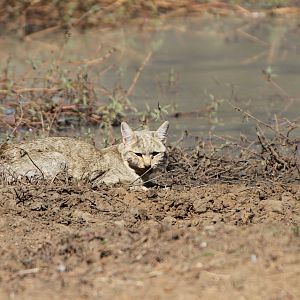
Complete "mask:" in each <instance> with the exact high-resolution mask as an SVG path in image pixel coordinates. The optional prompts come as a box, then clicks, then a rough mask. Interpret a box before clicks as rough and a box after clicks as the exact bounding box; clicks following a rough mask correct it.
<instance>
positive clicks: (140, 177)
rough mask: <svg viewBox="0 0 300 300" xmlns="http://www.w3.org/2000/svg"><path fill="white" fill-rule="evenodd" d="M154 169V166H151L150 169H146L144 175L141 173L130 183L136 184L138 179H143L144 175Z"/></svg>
mask: <svg viewBox="0 0 300 300" xmlns="http://www.w3.org/2000/svg"><path fill="white" fill-rule="evenodd" d="M152 169H153V166H152V167H150V168H149V169H148V170H146V171H145V172H144V173H143V174H142V175H140V176H139V177H138V178H136V179H135V180H133V181H132V182H131V183H130V185H132V184H134V183H135V182H136V181H138V180H139V179H142V177H143V176H144V175H146V174H147V173H148V172H150V171H151V170H152Z"/></svg>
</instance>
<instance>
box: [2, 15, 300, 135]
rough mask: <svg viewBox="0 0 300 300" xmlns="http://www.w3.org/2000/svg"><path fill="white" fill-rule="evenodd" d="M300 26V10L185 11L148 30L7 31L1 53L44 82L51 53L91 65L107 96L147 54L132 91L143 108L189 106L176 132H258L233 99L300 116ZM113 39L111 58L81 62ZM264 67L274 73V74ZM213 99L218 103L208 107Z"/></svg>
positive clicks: (257, 110) (252, 108) (19, 72)
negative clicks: (299, 13) (245, 13)
mask: <svg viewBox="0 0 300 300" xmlns="http://www.w3.org/2000/svg"><path fill="white" fill-rule="evenodd" d="M299 34H300V27H299V21H298V19H296V18H295V19H291V18H289V19H280V18H276V19H267V18H261V19H260V18H257V19H238V18H236V19H234V18H231V19H218V18H212V17H207V18H202V19H187V20H182V19H180V20H174V21H173V22H172V23H171V24H168V25H164V26H162V27H160V28H158V29H156V30H153V31H147V32H145V31H144V32H143V31H138V30H136V29H134V28H122V29H119V30H115V31H103V30H90V31H88V32H86V33H84V34H80V33H76V32H71V36H70V37H66V36H65V35H64V34H62V33H59V34H57V33H56V34H52V35H48V36H40V37H39V36H36V37H34V36H32V39H31V40H28V41H26V42H24V43H20V42H18V41H14V40H11V39H9V38H7V39H6V40H5V41H4V44H3V46H2V47H1V50H0V51H1V52H0V57H1V65H2V66H4V65H5V62H6V61H7V58H8V56H10V58H11V62H10V67H11V73H12V74H14V76H16V77H18V76H20V77H23V78H24V77H25V78H26V79H25V80H24V81H23V82H24V85H26V84H27V85H33V86H39V85H41V78H43V77H44V76H45V70H47V69H49V66H50V65H51V62H52V61H56V62H57V61H59V62H60V65H61V66H64V67H65V68H66V69H68V70H70V73H72V72H74V73H76V72H78V71H79V70H81V71H82V70H85V71H87V72H88V73H89V74H90V80H91V81H92V82H93V84H95V85H96V86H97V94H98V97H99V101H100V103H101V102H105V101H107V99H108V97H107V95H106V93H105V91H104V89H109V90H111V89H113V88H116V87H119V86H121V87H122V88H124V89H128V88H129V87H130V86H131V84H132V81H133V78H134V76H135V74H136V72H137V70H138V68H139V67H140V66H141V65H142V64H143V61H144V60H145V58H146V57H147V56H149V57H150V59H149V61H148V62H147V63H146V64H145V66H144V68H143V69H142V71H141V73H140V76H139V77H138V79H137V82H136V84H135V85H134V89H133V92H132V94H131V95H130V97H129V98H130V100H131V102H132V104H133V106H134V107H136V108H137V109H138V110H139V111H140V112H143V111H145V109H146V107H148V108H149V109H150V110H154V109H155V108H157V105H158V103H159V105H160V106H161V107H162V108H164V109H166V110H167V111H168V112H169V113H174V112H186V113H187V115H186V116H185V117H180V118H171V119H170V121H171V128H172V130H171V139H172V140H176V139H177V138H179V137H180V136H181V134H182V133H183V132H184V131H188V133H189V134H190V135H192V136H200V137H205V136H207V135H208V134H209V132H211V131H213V132H215V133H216V134H218V135H230V136H239V134H240V133H242V134H245V135H248V136H253V135H254V134H255V126H254V124H255V121H253V120H251V119H250V120H245V118H244V116H243V114H241V113H240V112H238V111H236V110H235V109H234V108H233V107H232V106H231V105H230V104H229V103H228V101H229V102H231V103H233V104H234V105H235V106H238V107H241V108H242V109H243V110H245V111H249V112H251V114H252V115H254V116H255V117H257V118H259V119H261V120H262V121H265V122H269V121H270V120H273V119H274V116H275V115H276V116H277V117H278V118H288V119H291V120H293V119H297V118H298V119H299V116H300V105H299V102H300V85H299V73H300V59H299V58H300V39H299ZM66 41H67V42H66ZM112 47H114V48H115V49H116V51H115V52H114V53H113V54H111V55H110V57H109V58H108V59H106V60H103V61H102V60H101V59H99V60H98V61H95V62H94V63H91V64H85V63H78V61H91V60H94V59H97V58H99V57H100V58H101V57H102V56H103V55H106V54H107V53H108V52H109V50H110V49H111V48H112ZM107 56H109V55H108V54H107ZM33 62H34V64H35V67H36V69H35V70H32V68H31V66H32V64H33ZM110 66H111V69H108V70H106V69H107V68H108V67H110ZM104 70H106V71H105V73H104ZM24 74H25V76H24ZM266 74H271V75H272V77H271V81H268V80H267V76H266ZM39 78H40V79H39ZM103 88H104V89H103ZM209 106H211V107H214V109H215V111H214V112H212V113H208V112H207V111H206V108H207V107H209ZM189 112H199V116H198V117H196V116H195V115H194V114H193V115H191V114H189ZM160 122H161V121H158V122H157V124H154V125H153V126H154V127H155V126H158V125H159V123H160Z"/></svg>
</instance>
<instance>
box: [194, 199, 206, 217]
mask: <svg viewBox="0 0 300 300" xmlns="http://www.w3.org/2000/svg"><path fill="white" fill-rule="evenodd" d="M193 208H194V211H195V212H196V213H198V214H201V213H205V212H206V211H207V202H206V201H205V200H204V199H197V200H195V201H194V203H193Z"/></svg>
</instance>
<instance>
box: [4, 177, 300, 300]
mask: <svg viewBox="0 0 300 300" xmlns="http://www.w3.org/2000/svg"><path fill="white" fill-rule="evenodd" d="M0 211H1V212H0V213H1V227H0V228H1V229H0V232H1V235H0V241H1V245H2V247H1V266H2V268H1V271H0V282H1V292H0V295H1V298H7V297H14V298H15V299H27V298H28V299H40V298H41V296H43V298H44V299H61V298H65V297H66V298H75V299H82V298H89V299H92V298H97V297H100V298H102V299H111V298H113V297H117V298H118V299H132V298H147V299H182V297H183V295H185V298H186V299H199V297H203V299H216V297H217V298H218V297H220V295H222V299H231V298H232V297H233V296H239V297H242V296H244V297H246V298H247V297H250V298H252V299H258V298H260V299H261V298H263V299H297V298H298V297H300V289H299V287H298V284H297V282H298V281H299V279H300V274H299V267H300V265H299V261H300V260H299V259H300V255H299V253H300V252H299V247H300V243H299V234H300V230H299V223H300V189H299V187H298V185H292V184H271V183H270V184H267V183H262V184H256V185H252V186H250V185H241V184H239V185H233V184H215V185H208V186H201V187H192V188H190V187H187V186H184V185H183V186H182V187H181V189H180V188H178V187H176V188H175V187H174V188H168V189H162V188H152V189H150V190H149V191H146V192H136V191H130V190H127V189H125V188H114V189H112V188H111V189H108V188H103V189H93V188H90V187H88V186H80V185H78V184H77V185H75V184H74V185H66V184H63V183H61V184H59V183H56V184H53V185H52V186H51V185H41V184H39V185H24V184H23V185H16V186H2V187H1V200H0ZM246 224H247V226H245V225H246Z"/></svg>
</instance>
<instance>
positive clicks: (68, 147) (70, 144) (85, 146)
mask: <svg viewBox="0 0 300 300" xmlns="http://www.w3.org/2000/svg"><path fill="white" fill-rule="evenodd" d="M24 152H28V153H40V155H43V153H51V152H57V153H60V154H62V155H64V156H70V154H71V153H72V154H73V155H74V154H80V155H84V156H94V155H95V154H96V153H97V152H98V150H97V149H96V148H95V146H93V145H92V144H89V143H87V142H85V141H82V140H80V139H77V138H72V137H47V138H40V139H36V140H32V141H28V142H22V143H18V144H7V143H5V144H2V145H1V147H0V158H2V159H13V158H15V159H17V158H18V157H20V156H22V155H23V154H22V153H24Z"/></svg>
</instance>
